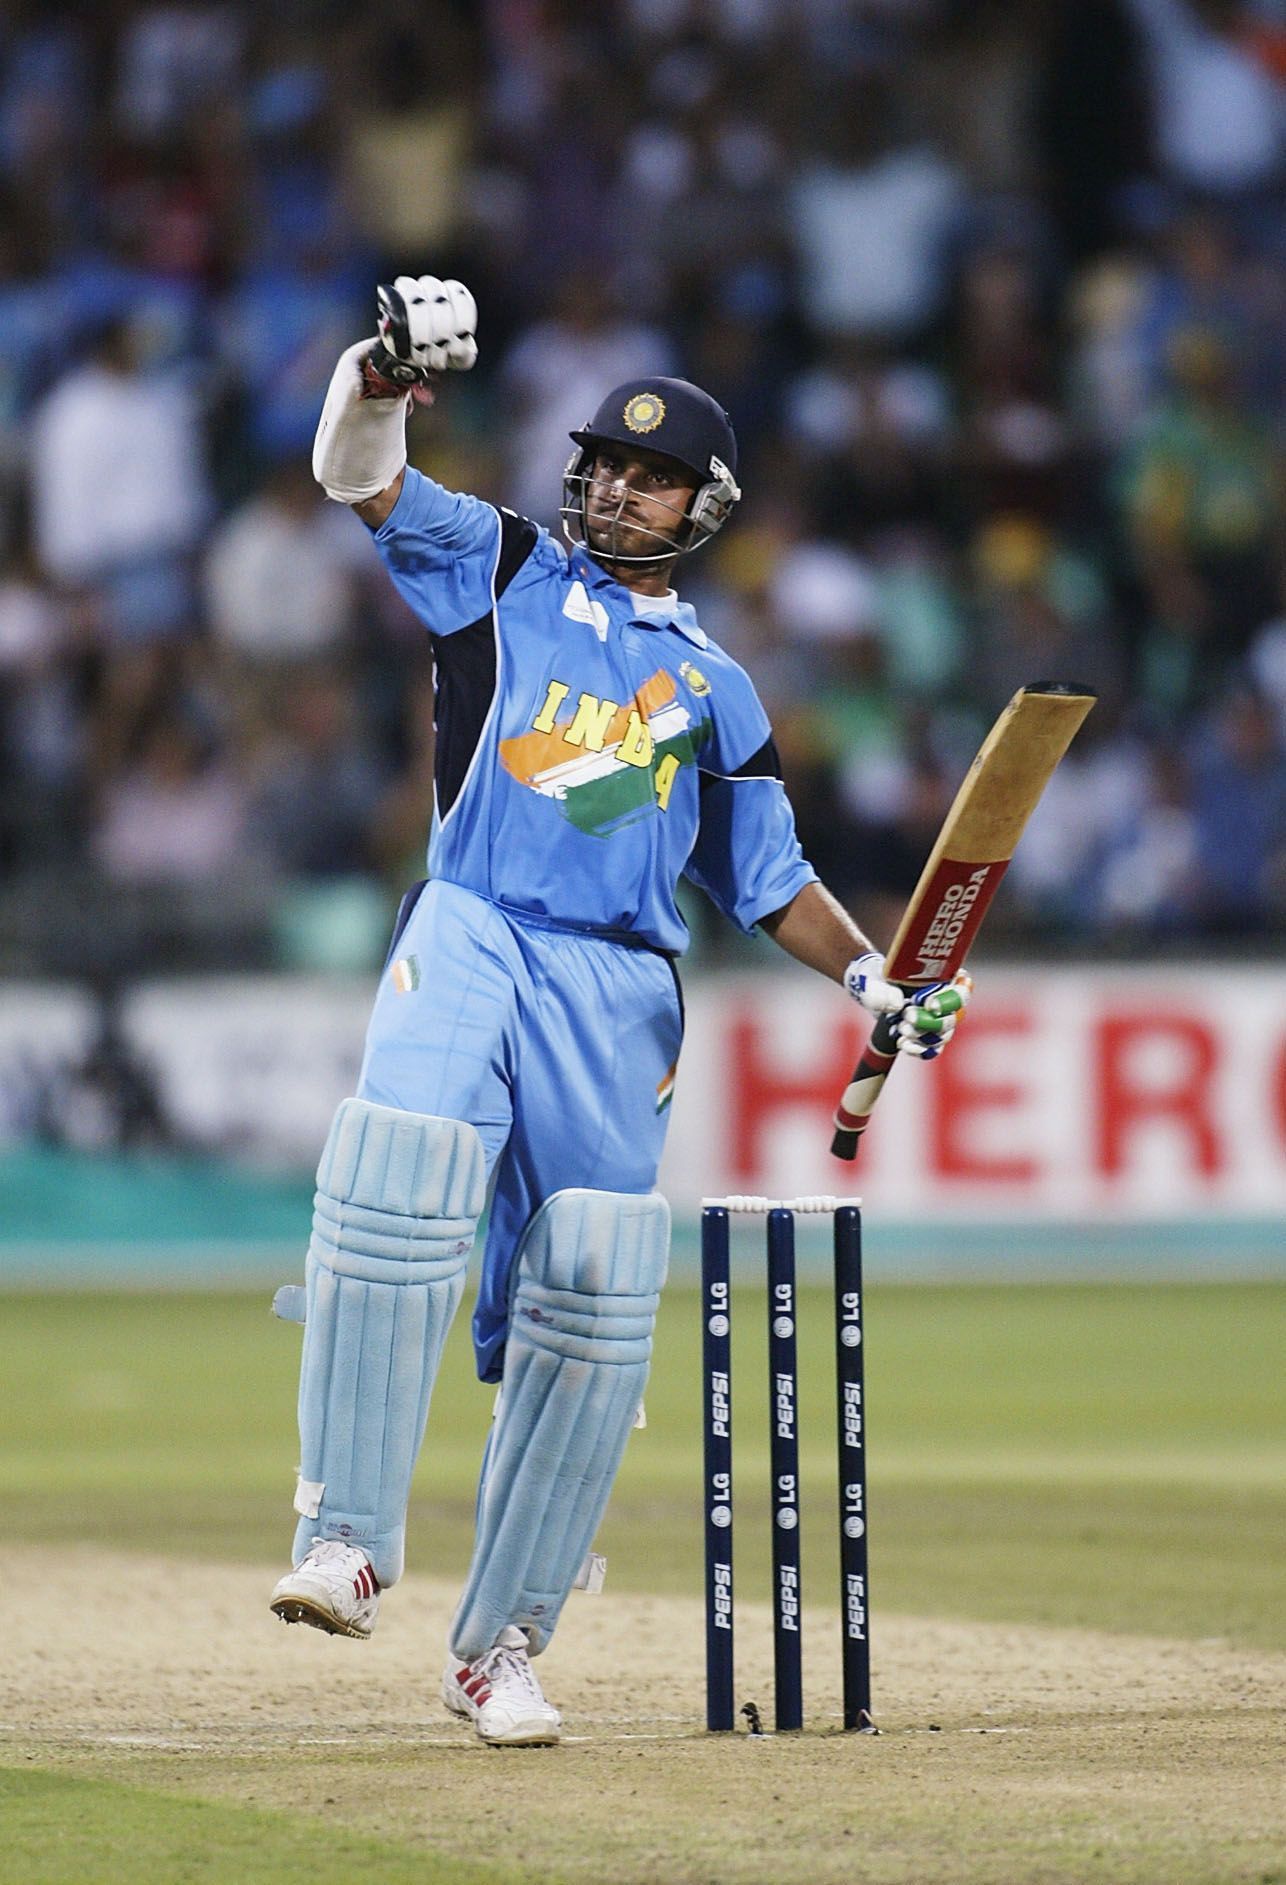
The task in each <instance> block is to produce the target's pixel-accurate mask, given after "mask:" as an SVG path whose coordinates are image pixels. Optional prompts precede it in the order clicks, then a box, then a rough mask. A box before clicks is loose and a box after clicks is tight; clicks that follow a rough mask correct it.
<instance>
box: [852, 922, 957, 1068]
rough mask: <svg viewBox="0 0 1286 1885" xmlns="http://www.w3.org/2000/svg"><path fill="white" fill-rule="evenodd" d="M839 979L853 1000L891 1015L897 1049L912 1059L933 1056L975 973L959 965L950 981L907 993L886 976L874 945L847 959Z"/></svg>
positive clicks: (953, 1021) (948, 1033)
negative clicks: (968, 971) (959, 967)
mask: <svg viewBox="0 0 1286 1885" xmlns="http://www.w3.org/2000/svg"><path fill="white" fill-rule="evenodd" d="M843 979H844V987H845V988H846V989H847V990H848V992H849V994H850V995H851V996H852V997H853V1000H854V1001H855V1002H857V1003H858V1004H859V1005H860V1006H861V1007H863V1008H865V1009H866V1011H867V1013H868V1014H873V1015H875V1016H877V1017H880V1016H883V1017H887V1018H888V1019H889V1020H890V1022H891V1024H892V1025H891V1029H890V1032H891V1033H892V1035H893V1037H894V1039H895V1041H896V1043H897V1052H898V1053H899V1054H910V1055H912V1056H913V1057H914V1058H915V1059H916V1060H935V1059H936V1058H937V1056H938V1055H939V1054H940V1053H941V1052H942V1050H943V1048H944V1047H945V1046H946V1044H947V1042H948V1041H949V1040H950V1039H951V1037H952V1035H953V1034H954V1033H955V1031H956V1025H957V1023H958V1021H959V1019H960V1017H961V1015H962V1014H963V1013H964V1010H965V1007H966V1005H967V1003H968V1000H969V997H970V995H971V994H972V993H973V978H972V977H971V976H969V975H967V974H966V973H965V971H964V970H963V969H962V970H961V971H960V973H959V974H958V975H957V976H956V977H955V979H954V980H953V981H951V982H934V983H933V984H932V985H931V986H930V987H928V988H919V989H916V991H915V993H914V994H907V992H906V991H905V990H904V989H902V988H899V987H898V985H897V983H896V982H890V981H888V980H887V979H886V978H885V974H884V958H883V957H882V956H881V955H879V954H878V953H877V951H875V950H874V949H871V950H868V951H867V953H866V954H865V955H861V956H858V957H857V958H856V960H855V961H853V962H850V963H849V965H848V967H847V968H846V969H845V971H844V978H843ZM894 1016H897V1017H898V1018H897V1020H896V1021H894V1020H893V1017H894Z"/></svg>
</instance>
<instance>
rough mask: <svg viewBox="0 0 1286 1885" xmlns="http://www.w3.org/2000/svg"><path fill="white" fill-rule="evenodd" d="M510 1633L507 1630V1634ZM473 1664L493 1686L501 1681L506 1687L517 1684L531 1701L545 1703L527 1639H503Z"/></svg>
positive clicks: (515, 1632)
mask: <svg viewBox="0 0 1286 1885" xmlns="http://www.w3.org/2000/svg"><path fill="white" fill-rule="evenodd" d="M509 1633H510V1632H509V1631H508V1630H506V1632H505V1634H506V1635H508V1634H509ZM513 1634H515V1635H517V1634H518V1632H517V1631H514V1632H513ZM473 1666H474V1668H475V1669H476V1670H477V1671H478V1673H479V1675H483V1676H485V1677H486V1678H487V1680H488V1682H490V1683H491V1684H492V1686H493V1687H495V1686H497V1685H498V1684H500V1683H503V1684H504V1685H505V1686H506V1687H508V1686H511V1685H516V1686H517V1687H518V1688H520V1689H521V1690H522V1691H523V1693H524V1694H525V1695H526V1696H527V1697H528V1698H529V1699H530V1700H531V1701H533V1702H539V1703H541V1704H542V1705H543V1704H544V1701H545V1697H544V1694H543V1692H542V1690H541V1687H540V1684H539V1682H537V1680H536V1673H535V1671H534V1669H533V1668H532V1666H531V1661H530V1658H529V1655H528V1651H527V1644H526V1641H525V1640H524V1641H523V1642H521V1643H506V1642H504V1641H503V1640H502V1641H501V1642H499V1643H496V1644H495V1645H494V1646H493V1647H492V1648H491V1649H489V1650H488V1651H487V1653H486V1655H485V1656H481V1657H479V1659H478V1661H477V1662H476V1663H474V1665H473Z"/></svg>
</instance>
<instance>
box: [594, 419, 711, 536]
mask: <svg viewBox="0 0 1286 1885" xmlns="http://www.w3.org/2000/svg"><path fill="white" fill-rule="evenodd" d="M696 488H697V487H696V482H695V480H694V479H693V477H692V474H691V473H690V472H688V471H685V469H684V468H683V466H682V465H680V464H677V463H676V462H675V460H674V459H673V458H666V457H664V456H663V455H662V454H661V453H660V452H649V451H644V450H642V449H632V448H631V447H629V446H627V445H600V446H599V448H598V450H597V452H596V453H595V456H594V463H593V465H592V467H591V469H590V475H589V483H588V485H587V487H586V491H585V529H586V534H587V535H588V537H589V543H590V548H591V549H593V550H596V551H597V552H598V553H599V555H600V556H604V557H609V558H610V557H612V556H658V555H660V554H661V553H662V552H663V551H665V550H666V549H667V548H668V547H669V546H670V545H672V544H673V543H674V540H675V537H676V536H677V534H678V532H679V530H680V527H681V525H682V524H683V521H684V519H685V517H686V516H687V510H688V505H689V503H690V502H691V500H692V495H693V493H694V492H695V490H696Z"/></svg>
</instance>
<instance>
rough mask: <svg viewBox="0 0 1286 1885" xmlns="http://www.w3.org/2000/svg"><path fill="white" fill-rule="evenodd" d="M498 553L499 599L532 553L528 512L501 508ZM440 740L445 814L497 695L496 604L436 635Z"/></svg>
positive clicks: (436, 769) (436, 770)
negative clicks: (465, 623) (521, 514)
mask: <svg viewBox="0 0 1286 1885" xmlns="http://www.w3.org/2000/svg"><path fill="white" fill-rule="evenodd" d="M499 515H500V554H499V556H498V558H497V559H496V574H495V599H496V601H497V602H499V600H500V598H501V596H503V594H504V593H505V590H506V589H507V588H508V587H509V585H510V583H511V582H512V581H513V579H514V577H515V576H516V575H517V574H518V571H519V570H520V569H521V568H522V566H523V564H524V563H525V562H526V560H527V558H528V557H529V556H530V555H531V552H532V550H533V549H534V547H535V544H536V538H537V536H538V535H539V532H538V530H537V528H536V526H535V524H533V523H531V522H530V521H529V520H528V519H527V518H526V517H517V516H515V515H514V513H513V511H505V510H502V511H501V512H500V513H499ZM433 664H434V697H435V705H436V719H437V728H438V732H437V743H436V745H435V747H434V753H433V778H434V783H435V785H436V787H437V799H438V816H439V818H445V817H446V815H447V813H448V812H449V811H450V809H451V807H452V806H453V805H454V804H455V801H456V799H457V798H458V797H459V795H460V788H461V787H462V786H463V784H464V782H465V779H466V778H467V777H468V773H469V767H470V765H471V764H472V762H473V756H474V754H475V752H476V751H477V750H478V741H479V740H480V739H481V738H482V729H483V727H484V726H485V725H486V723H487V715H488V714H489V713H490V711H491V704H492V701H493V700H494V699H495V695H496V674H497V668H498V657H497V650H496V618H495V613H494V611H493V610H488V611H487V613H486V615H483V616H480V617H479V618H478V620H477V621H476V622H470V624H469V625H468V627H467V628H461V629H458V630H457V631H456V633H455V634H454V635H435V636H434V638H433Z"/></svg>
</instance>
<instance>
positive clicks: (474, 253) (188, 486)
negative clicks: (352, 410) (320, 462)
mask: <svg viewBox="0 0 1286 1885" xmlns="http://www.w3.org/2000/svg"><path fill="white" fill-rule="evenodd" d="M1284 138H1286V0H615V3H614V4H609V0H454V3H453V0H368V4H367V5H365V6H364V7H362V8H360V9H353V8H351V7H341V6H339V5H337V4H331V3H330V0H277V4H275V5H274V6H273V7H272V8H271V9H270V10H269V12H268V14H266V15H265V14H264V13H262V12H261V11H260V10H259V9H257V8H251V7H249V6H248V5H244V4H232V3H231V0H229V3H226V4H221V3H219V0H207V3H202V0H193V3H191V4H179V3H178V0H104V3H103V4H100V5H98V6H96V7H95V8H94V9H92V10H91V9H86V8H83V7H81V6H78V5H69V4H67V5H60V4H58V3H57V0H41V4H38V5H37V4H11V5H9V6H8V8H7V9H6V11H5V23H4V24H3V26H0V776H2V778H3V793H2V795H0V962H4V963H8V964H9V965H10V966H15V965H17V966H22V967H43V968H67V967H69V966H72V965H74V964H76V963H77V962H80V963H82V964H84V963H85V962H86V960H87V959H90V958H92V959H94V961H95V962H96V964H97V966H98V968H99V969H103V968H104V967H106V968H107V969H108V970H110V969H111V967H112V966H113V958H115V959H116V966H119V967H124V966H133V967H147V968H153V969H154V968H157V967H164V966H167V965H171V964H173V965H179V964H193V965H195V964H207V965H227V966H235V965H238V964H245V965H251V964H253V965H261V964H265V963H272V962H282V963H310V964H314V965H319V964H320V965H326V964H333V965H338V964H345V965H349V964H357V963H362V964H365V963H367V962H369V961H370V960H371V959H372V958H373V957H374V958H378V953H379V949H380V945H381V940H382V937H383V934H384V931H385V926H386V921H387V906H388V899H389V896H390V895H391V894H392V893H393V892H394V891H395V890H396V888H397V887H398V886H399V885H400V884H401V883H403V882H404V881H406V880H407V879H409V878H410V877H411V876H414V875H417V874H419V871H420V867H421V862H422V851H423V845H424V841H425V833H426V828H427V820H428V814H429V807H430V802H431V779H432V671H431V656H430V649H429V646H428V642H427V637H426V636H425V634H424V632H423V630H422V629H421V628H420V627H419V625H418V624H417V623H416V622H415V621H414V620H413V619H412V618H411V617H410V615H409V614H408V613H407V611H406V610H405V609H404V607H403V606H402V605H401V604H400V602H399V601H398V600H397V598H396V597H395V595H394V594H393V592H392V590H391V588H390V586H389V584H388V582H387V580H386V578H385V577H384V576H383V574H382V571H381V568H380V566H379V563H378V560H377V558H376V557H375V556H374V554H373V553H372V551H371V548H370V545H369V543H368V542H367V540H366V532H365V530H364V528H363V526H362V525H360V524H359V523H358V522H357V520H356V519H355V518H354V517H353V516H352V515H351V514H350V513H348V512H347V511H346V510H343V509H342V508H340V507H338V506H335V505H333V504H328V503H326V502H325V501H323V500H322V498H321V496H320V493H319V492H318V491H317V490H316V488H315V486H314V485H313V484H312V482H311V477H310V472H309V467H308V456H309V449H310V445H311V440H312V434H313V430H314V426H315V423H316V418H317V413H318V410H319V408H320V405H321V401H322V398H323V395H324V392H325V388H326V384H327V381H328V379H329V376H330V373H331V369H332V366H333V364H334V361H335V359H336V357H337V355H338V354H339V353H340V351H341V350H342V349H343V348H344V347H345V346H346V345H347V344H349V342H351V341H352V340H353V339H356V338H358V337H359V336H360V335H361V334H362V333H364V332H370V331H371V329H372V327H373V299H374V297H373V290H374V285H375V283H376V282H377V281H379V280H381V279H388V278H389V277H390V276H391V275H392V274H394V273H400V272H412V273H419V272H423V271H432V272H434V273H438V274H454V275H458V276H459V277H460V278H461V279H463V280H464V281H466V282H467V283H468V284H469V286H470V287H471V288H473V289H474V291H475V293H476V296H477V300H478V304H479V309H480V331H479V342H480V346H481V358H480V361H479V365H478V367H477V369H476V371H475V372H474V373H473V374H471V375H469V376H467V378H465V377H463V376H462V377H461V378H460V379H459V381H458V382H456V381H453V382H452V383H451V384H450V385H449V386H447V387H446V388H445V389H444V391H443V394H442V396H441V398H440V399H439V402H438V404H437V406H436V407H435V408H434V410H433V412H432V413H431V414H428V415H419V416H417V417H416V418H415V420H414V421H413V424H412V431H411V456H412V461H413V462H414V463H416V464H418V465H420V466H421V468H422V469H424V470H426V471H428V472H430V473H431V474H432V475H434V476H437V477H439V478H440V479H441V480H442V481H443V482H444V483H446V484H448V485H450V486H452V487H453V488H459V489H469V490H473V491H476V492H478V493H479V494H481V495H482V496H484V497H488V498H492V499H495V500H498V501H503V502H505V503H508V504H510V505H512V506H514V507H515V508H517V509H519V510H521V511H524V512H526V513H527V514H528V515H530V516H533V517H535V518H536V519H537V520H539V521H541V522H544V523H547V524H550V525H551V527H553V528H554V529H555V530H556V529H557V505H558V502H559V497H560V474H561V469H562V464H563V461H564V458H565V456H566V453H567V452H568V450H569V449H570V448H569V446H568V443H567V437H566V434H567V431H568V429H569V427H571V426H573V425H577V424H580V423H582V422H583V421H584V420H585V419H586V417H587V416H588V414H589V413H590V412H591V411H592V409H593V408H594V406H595V405H596V404H597V402H598V399H599V397H600V396H601V394H602V393H603V391H605V390H606V389H607V388H608V387H610V386H611V385H613V384H615V383H616V382H618V381H620V380H623V379H625V378H628V377H630V376H632V375H634V374H637V373H647V372H667V373H680V374H682V375H684V376H686V377H689V378H692V379H695V380H697V381H698V382H699V383H701V384H702V385H703V386H705V387H707V388H708V389H709V390H710V391H711V392H713V393H714V394H715V395H716V396H717V397H718V398H719V399H720V400H722V402H723V403H724V404H725V405H726V406H727V407H728V409H729V411H730V412H731V414H732V416H733V419H734V422H735V425H736V429H737V432H738V435H739V438H740V441H741V448H742V460H741V474H740V476H741V484H742V487H743V490H744V492H745V498H744V501H743V503H742V505H741V507H740V511H739V513H738V516H737V518H736V520H735V522H734V524H733V526H732V527H731V528H730V529H729V530H727V531H726V532H725V533H724V535H723V536H722V537H721V538H720V539H719V540H718V541H717V542H716V543H715V544H714V545H713V546H711V547H710V548H708V549H706V550H703V551H702V552H701V553H700V555H699V556H697V557H694V558H693V559H692V560H691V561H690V562H689V563H688V564H687V565H686V566H685V567H684V568H683V569H682V571H681V581H682V587H683V592H684V594H685V595H687V596H688V597H689V598H690V599H691V600H692V601H693V602H694V603H695V604H696V605H697V608H698V610H699V612H700V615H701V619H702V621H703V623H704V624H705V626H706V627H707V629H708V630H709V632H711V633H712V634H713V635H714V636H715V637H716V638H717V639H718V640H720V641H721V642H723V643H724V645H725V646H727V647H728V648H729V649H730V650H731V651H732V652H734V653H735V654H736V655H737V656H738V657H739V658H740V659H742V660H743V661H744V662H745V663H746V665H747V666H748V667H749V668H750V669H751V671H752V673H753V674H754V676H755V678H756V680H757V682H758V684H759V686H760V690H761V692H762V695H763V697H764V700H765V703H766V705H767V707H768V709H769V712H770V714H771V716H772V718H773V721H774V725H775V728H776V731H777V735H778V741H779V745H780V747H781V750H782V754H783V759H784V763H785V766H786V770H787V774H788V781H789V784H790V788H791V792H792V796H793V798H794V801H795V805H796V810H797V815H798V819H799V824H800V830H801V835H802V837H803V840H804V843H805V846H806V848H807V849H808V851H809V853H810V855H811V856H812V857H813V859H814V861H815V862H816V864H817V866H818V868H819V869H820V870H821V872H822V873H823V875H824V876H825V877H826V878H827V880H828V881H829V882H830V883H831V884H832V885H833V887H834V888H835V889H836V890H837V891H838V892H839V893H840V894H841V895H842V896H843V897H844V898H845V899H846V900H847V901H849V903H850V904H851V906H852V907H853V908H854V910H855V911H856V912H857V913H858V915H859V916H860V917H861V918H862V919H863V920H864V921H866V922H867V925H868V927H871V928H873V929H875V930H876V931H877V933H879V932H880V931H881V930H886V929H887V927H888V923H889V918H890V916H891V914H892V913H893V912H894V911H895V910H896V908H897V906H898V903H899V900H900V899H901V898H903V897H905V895H906V893H907V891H908V889H909V888H910V886H911V884H912V883H913V882H914V879H915V876H916V874H917V873H918V869H919V866H920V863H921V862H922V861H923V857H924V855H925V852H926V850H927V848H928V845H929V843H930V842H931V840H932V837H933V835H934V833H935V831H936V828H937V825H938V822H939V820H940V818H941V816H942V812H943V810H944V809H945V805H946V804H947V803H948V802H949V800H950V797H951V795H952V793H953V791H954V789H955V786H956V784H957V783H958V780H959V778H960V776H961V773H962V770H963V767H964V766H965V764H966V763H967V761H968V759H969V757H970V756H971V754H972V752H973V750H974V747H975V746H976V743H977V740H978V738H979V736H980V735H981V733H982V732H983V731H984V730H985V728H986V726H987V725H988V724H989V722H990V720H991V719H992V718H993V717H994V714H995V712H996V711H997V709H998V708H999V706H1000V705H1001V704H1002V703H1003V701H1004V700H1005V699H1006V698H1007V697H1008V696H1009V694H1010V693H1011V692H1012V691H1013V689H1014V688H1015V687H1017V686H1019V685H1021V684H1022V683H1023V682H1025V681H1030V680H1036V679H1042V678H1057V679H1071V680H1074V681H1078V682H1083V683H1087V684H1090V685H1092V686H1094V687H1095V688H1097V690H1098V691H1099V694H1100V696H1101V699H1100V703H1099V705H1098V707H1097V708H1096V710H1095V712H1094V713H1093V715H1092V716H1091V718H1090V720H1089V722H1088V723H1087V726H1086V728H1085V731H1084V733H1083V734H1082V736H1081V737H1080V739H1079V741H1078V743H1077V746H1076V748H1075V749H1074V751H1073V753H1072V755H1071V756H1070V758H1069V759H1068V761H1067V762H1066V764H1065V766H1064V767H1063V769H1062V771H1061V772H1060V774H1059V775H1058V777H1057V779H1056V781H1055V784H1054V786H1053V788H1052V789H1051V792H1050V794H1049V797H1048V799H1047V802H1046V804H1045V806H1044V807H1043V808H1042V811H1041V813H1040V814H1039V815H1038V818H1037V820H1036V822H1035V824H1034V825H1033V827H1032V829H1031V831H1030V833H1029V836H1028V838H1027V840H1026V841H1025V842H1024V845H1023V847H1022V849H1021V850H1020V852H1019V855H1018V859H1017V860H1016V862H1015V864H1014V866H1013V869H1012V871H1011V876H1010V887H1009V889H1008V891H1007V894H1006V896H1005V897H1004V898H1002V900H1001V904H1000V905H998V907H997V913H996V916H997V926H998V929H999V928H1000V926H1001V925H1002V924H1003V925H1007V926H1008V930H1009V932H1010V934H1011V935H1012V936H1013V937H1014V938H1015V939H1017V940H1019V941H1021V942H1022V943H1023V944H1024V945H1027V946H1030V945H1046V946H1049V947H1059V946H1074V947H1078V948H1081V949H1084V948H1110V949H1112V950H1122V949H1125V950H1128V949H1141V948H1147V949H1156V948H1158V947H1162V946H1165V945H1167V944H1169V943H1174V944H1175V945H1176V946H1185V947H1191V946H1192V944H1193V941H1194V939H1195V940H1199V941H1200V942H1201V943H1202V944H1203V945H1206V944H1211V945H1213V944H1214V943H1217V942H1233V943H1236V944H1238V945H1242V944H1245V943H1252V944H1253V943H1255V942H1256V941H1261V940H1262V939H1263V938H1264V937H1265V936H1267V935H1270V934H1271V933H1273V932H1274V931H1278V932H1281V931H1286V532H1284V530H1283V523H1284V521H1286V511H1284V507H1283V495H1284V493H1283V443H1284V441H1286V430H1284V422H1286V374H1284V373H1283V364H1284V360H1283V355H1284V352H1286V189H1284V188H1283V185H1284V183H1286V172H1284V168H1283V159H1284V156H1286V150H1284ZM693 915H694V920H695V921H697V923H698V925H699V931H700V937H699V940H700V941H701V944H702V946H703V947H704V948H705V949H707V950H713V949H714V948H716V947H717V944H716V942H715V940H714V937H715V932H714V930H713V929H708V928H707V925H706V923H705V920H704V919H703V918H702V917H701V916H700V915H699V913H698V912H697V911H696V910H695V908H694V911H693Z"/></svg>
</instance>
